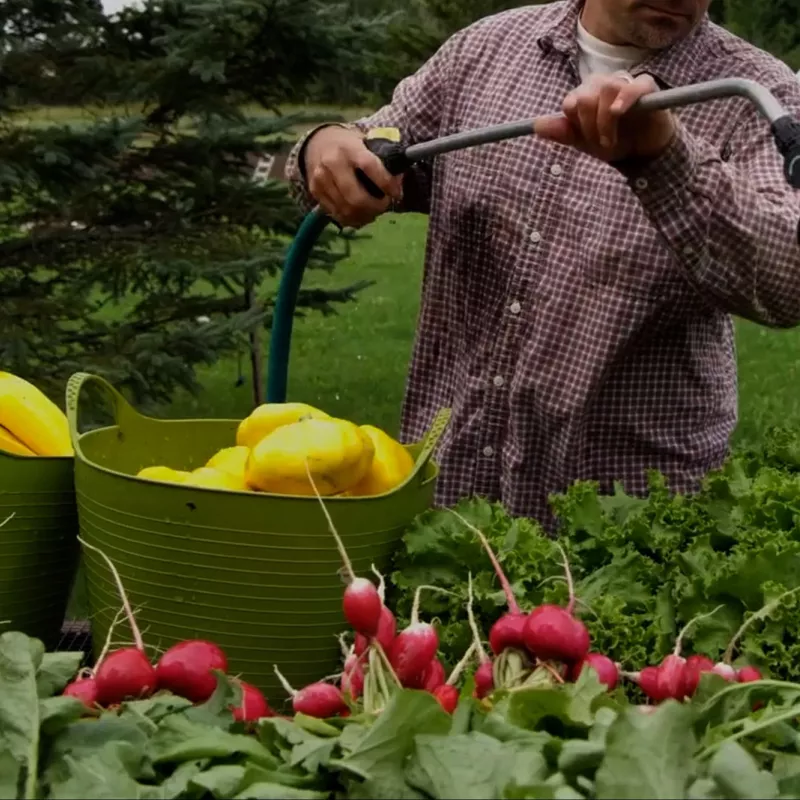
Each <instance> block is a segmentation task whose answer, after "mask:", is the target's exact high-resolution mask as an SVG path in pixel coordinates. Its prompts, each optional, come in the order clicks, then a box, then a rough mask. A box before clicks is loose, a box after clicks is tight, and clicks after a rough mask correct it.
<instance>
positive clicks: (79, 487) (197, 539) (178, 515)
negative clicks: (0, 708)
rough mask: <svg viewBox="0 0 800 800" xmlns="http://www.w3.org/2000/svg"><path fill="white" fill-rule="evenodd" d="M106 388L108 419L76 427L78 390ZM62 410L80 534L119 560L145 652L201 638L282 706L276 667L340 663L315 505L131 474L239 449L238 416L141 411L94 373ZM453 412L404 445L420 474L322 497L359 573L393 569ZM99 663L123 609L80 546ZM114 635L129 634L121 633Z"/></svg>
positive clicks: (303, 669)
mask: <svg viewBox="0 0 800 800" xmlns="http://www.w3.org/2000/svg"><path fill="white" fill-rule="evenodd" d="M88 382H92V383H95V384H99V385H100V386H101V387H102V388H103V389H105V391H106V394H107V395H108V396H109V397H110V398H111V400H112V402H113V406H114V412H115V418H116V424H115V425H113V426H109V427H105V428H100V429H97V430H93V431H89V432H86V433H82V434H79V433H78V423H77V420H78V407H79V400H80V394H81V389H82V387H83V386H85V385H86V384H87V383H88ZM67 414H68V416H69V419H70V425H71V427H72V431H73V439H74V446H75V486H76V492H77V498H78V512H79V518H80V529H81V535H82V537H83V538H84V539H85V540H86V542H87V543H88V544H90V545H94V546H95V547H98V548H100V549H101V550H102V551H103V552H104V553H105V554H106V555H107V556H108V557H109V558H110V559H111V560H112V561H113V563H114V564H115V566H116V568H117V569H118V571H119V573H120V576H121V578H122V581H123V583H124V586H125V589H126V591H127V593H128V595H129V597H130V600H131V603H132V605H133V606H134V607H135V608H136V609H137V612H136V613H137V620H138V621H139V624H140V627H141V628H142V631H143V634H144V638H145V640H146V644H147V645H148V646H150V647H152V648H154V649H157V650H163V649H166V648H167V647H169V646H170V645H172V644H174V643H175V642H178V641H181V640H183V639H189V638H205V639H209V640H211V641H214V642H216V643H217V644H219V645H220V646H221V647H222V648H223V649H224V650H225V652H226V653H227V655H228V659H229V662H230V663H229V667H230V671H231V673H235V674H241V676H242V677H243V679H244V680H247V681H249V682H250V683H253V684H255V685H256V686H258V687H259V688H261V689H262V690H263V691H265V692H266V693H267V696H268V697H269V698H270V701H271V702H275V703H276V704H278V705H280V704H281V701H282V700H283V699H284V693H283V692H282V691H281V690H280V689H279V688H278V684H277V682H276V678H275V674H274V671H273V665H277V666H278V667H279V668H280V669H281V671H282V672H283V674H284V675H285V676H286V677H287V678H288V679H289V681H290V682H291V683H293V684H294V685H296V686H297V687H301V686H303V685H305V684H307V683H309V682H312V681H314V680H318V679H320V678H322V677H324V676H326V675H328V674H330V673H332V672H336V671H337V670H338V669H339V665H340V663H341V655H340V647H339V643H338V641H337V639H336V636H337V634H338V633H340V632H341V631H343V630H344V629H345V622H344V618H343V615H342V610H341V609H342V590H343V584H342V581H341V577H340V574H339V570H340V568H341V561H340V558H339V554H338V551H337V549H336V546H335V542H334V540H333V537H332V536H331V534H330V532H329V531H328V528H327V525H326V521H325V517H324V515H323V513H322V509H321V508H320V506H319V503H318V502H317V501H316V500H315V499H314V498H306V497H287V496H280V495H269V494H256V493H248V492H226V491H220V490H214V489H200V488H194V487H191V488H190V487H185V486H181V485H171V484H164V483H157V482H154V481H148V480H143V479H140V478H136V477H134V476H135V473H136V472H138V471H139V470H140V469H141V468H142V467H145V466H151V465H155V464H165V465H168V466H172V467H175V468H182V469H194V468H196V467H199V466H202V465H203V464H205V462H206V461H207V460H208V459H209V458H210V457H211V456H212V455H213V454H214V453H215V452H216V451H218V450H220V449H221V448H223V447H229V446H231V444H233V443H234V441H235V436H236V428H237V425H238V422H237V421H233V420H180V421H164V420H156V419H152V418H148V417H144V416H142V415H140V414H139V413H138V412H136V411H135V410H134V409H133V408H132V407H131V406H130V405H129V404H128V403H127V401H126V400H125V399H124V398H123V397H122V396H121V395H120V394H119V393H117V392H116V390H114V389H113V388H112V387H111V386H110V385H109V384H108V383H106V382H105V381H103V380H102V379H100V378H98V377H96V376H92V375H88V374H85V373H81V374H77V375H74V376H73V377H72V378H71V380H70V381H69V384H68V387H67ZM448 419H449V411H447V410H444V411H442V412H441V413H440V414H439V416H438V417H437V420H436V422H435V423H434V425H433V426H432V428H431V431H430V433H429V435H428V436H427V437H426V439H425V441H424V442H421V443H419V444H417V445H415V446H412V447H410V448H409V449H410V451H411V452H412V454H413V455H414V456H415V458H416V469H415V470H414V473H413V474H412V475H411V476H410V478H409V479H408V480H407V481H406V483H405V484H404V485H402V486H401V487H398V488H397V489H396V490H395V491H393V492H391V493H389V494H385V495H381V496H378V497H370V498H331V499H330V500H327V501H326V504H327V507H328V509H329V511H330V514H331V516H332V518H333V521H334V523H335V525H336V528H337V530H338V531H339V533H340V535H341V536H342V539H343V540H344V542H345V546H346V547H347V550H348V552H349V554H350V557H351V559H352V561H353V565H354V567H355V569H356V570H357V572H359V573H360V574H362V575H369V574H370V566H371V565H372V564H374V565H375V566H376V567H377V568H378V569H379V570H386V569H388V568H389V565H390V561H391V557H392V554H393V552H394V551H395V549H396V547H397V545H398V543H399V540H400V537H401V536H402V534H403V531H404V530H405V529H406V527H407V525H408V523H409V522H410V521H411V520H412V519H413V518H414V517H415V516H416V515H417V514H419V513H421V512H423V511H424V510H426V509H427V508H429V507H430V505H431V504H432V502H433V496H434V486H435V482H436V477H437V468H436V466H435V464H434V463H433V462H432V461H431V454H432V451H433V449H434V447H435V444H436V442H437V441H438V439H439V437H440V436H441V433H442V431H443V430H444V428H445V426H446V424H447V420H448ZM84 563H85V569H86V578H87V591H88V597H89V606H90V609H91V612H92V634H93V639H94V642H95V655H97V650H99V649H100V647H101V646H102V644H103V642H104V641H105V639H106V634H107V631H108V628H109V625H110V624H111V621H112V619H113V617H114V615H115V613H116V611H117V610H118V609H119V607H120V602H119V599H118V594H117V590H116V588H115V585H114V583H113V579H112V576H111V574H110V571H109V569H108V567H107V565H106V563H105V562H104V561H103V559H102V558H101V557H100V556H98V555H97V554H96V553H94V552H93V551H92V550H90V549H88V548H87V549H86V551H85V552H84ZM113 638H114V640H115V641H118V640H120V639H125V638H128V639H129V633H128V632H127V631H126V629H125V627H120V629H119V632H118V633H116V634H115V635H114V637H113Z"/></svg>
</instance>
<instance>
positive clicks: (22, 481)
mask: <svg viewBox="0 0 800 800" xmlns="http://www.w3.org/2000/svg"><path fill="white" fill-rule="evenodd" d="M0 523H4V524H2V526H1V527H0V622H2V623H3V624H0V631H2V630H17V631H22V632H23V633H26V634H28V636H34V637H36V638H37V639H41V640H42V641H43V642H44V643H45V645H46V646H47V647H48V648H51V647H55V646H56V644H57V643H58V640H59V638H60V634H61V624H62V622H63V621H64V614H65V612H66V609H67V604H68V602H69V593H70V589H71V587H72V582H73V579H74V577H75V572H76V569H77V565H78V554H79V549H78V542H77V533H78V518H77V510H76V508H75V492H74V486H73V459H72V458H45V457H41V456H37V457H32V456H17V455H11V454H8V453H0Z"/></svg>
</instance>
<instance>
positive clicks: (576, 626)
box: [523, 544, 591, 664]
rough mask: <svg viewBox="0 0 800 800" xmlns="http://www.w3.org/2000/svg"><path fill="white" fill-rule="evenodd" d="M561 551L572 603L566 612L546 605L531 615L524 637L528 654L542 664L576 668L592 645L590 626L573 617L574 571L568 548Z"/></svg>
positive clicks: (563, 609) (558, 607)
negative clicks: (568, 557) (566, 665)
mask: <svg viewBox="0 0 800 800" xmlns="http://www.w3.org/2000/svg"><path fill="white" fill-rule="evenodd" d="M556 547H558V549H559V550H560V551H561V556H562V559H563V562H564V575H565V577H566V579H567V589H568V591H569V602H568V603H567V607H566V608H561V606H554V605H543V606H539V607H538V608H535V609H534V610H533V611H531V613H530V614H529V615H528V621H527V622H526V623H525V630H524V632H523V637H524V639H525V646H526V647H527V648H528V651H529V652H530V653H531V654H532V655H534V656H536V658H538V659H539V660H540V661H562V662H565V663H567V664H574V663H575V662H578V661H582V660H583V659H584V657H585V656H586V655H587V654H588V652H589V647H590V645H591V642H590V640H589V631H587V630H586V626H585V625H584V624H583V623H582V622H581V621H580V620H578V619H575V617H573V616H572V612H573V610H574V608H575V586H574V584H573V582H572V571H571V570H570V568H569V561H568V559H567V554H566V553H565V552H564V548H562V547H561V545H558V544H557V545H556Z"/></svg>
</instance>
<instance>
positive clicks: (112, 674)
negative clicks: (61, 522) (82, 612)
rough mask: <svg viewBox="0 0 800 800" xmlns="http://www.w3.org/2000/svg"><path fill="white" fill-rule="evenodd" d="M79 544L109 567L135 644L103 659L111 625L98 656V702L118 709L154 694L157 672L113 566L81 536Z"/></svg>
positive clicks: (120, 580)
mask: <svg viewBox="0 0 800 800" xmlns="http://www.w3.org/2000/svg"><path fill="white" fill-rule="evenodd" d="M78 541H79V542H80V543H81V545H83V547H85V548H87V549H89V550H92V551H93V552H95V553H97V554H98V555H99V556H100V557H101V558H102V559H103V560H104V561H105V562H106V564H107V565H108V568H109V570H110V571H111V574H112V576H113V578H114V581H115V583H116V585H117V591H118V592H119V596H120V599H121V600H122V608H123V610H124V612H125V616H126V617H127V618H128V623H129V624H130V626H131V633H132V634H133V641H134V647H125V648H123V649H121V650H116V651H114V652H113V653H109V654H108V655H105V651H106V649H107V647H108V645H109V643H110V641H111V631H112V630H113V627H114V622H112V624H111V627H110V628H109V632H108V638H107V639H106V647H104V648H103V653H101V655H100V658H98V660H97V664H96V665H95V668H94V679H95V684H96V686H97V702H98V703H100V705H104V706H110V705H118V704H119V703H121V702H122V701H123V700H126V699H128V698H134V699H141V698H144V697H148V696H149V695H151V694H152V693H153V692H154V691H155V689H156V686H157V684H158V681H157V679H156V670H155V668H154V667H153V665H152V664H151V663H150V660H149V659H148V658H147V655H146V654H145V651H144V640H143V639H142V634H141V631H140V630H139V626H138V625H137V624H136V617H135V616H134V613H133V609H132V608H131V605H130V602H129V600H128V595H127V593H126V592H125V587H124V586H123V585H122V578H121V577H120V574H119V572H118V571H117V568H116V567H115V566H114V562H113V561H112V560H111V559H110V558H109V557H108V556H107V555H106V554H105V553H104V552H103V551H102V550H100V549H99V548H97V547H95V546H94V545H91V544H89V543H88V542H85V541H84V540H83V539H81V537H80V536H79V537H78ZM118 616H119V615H117V617H118ZM115 621H116V618H115Z"/></svg>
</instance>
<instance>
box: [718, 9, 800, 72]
mask: <svg viewBox="0 0 800 800" xmlns="http://www.w3.org/2000/svg"><path fill="white" fill-rule="evenodd" d="M725 24H726V25H727V27H728V28H729V29H730V30H731V31H733V32H734V33H735V34H737V36H741V37H742V38H743V39H747V41H749V42H752V43H753V44H755V45H757V46H758V47H761V48H763V49H764V50H767V51H768V52H770V53H772V54H773V55H775V56H777V57H778V58H780V59H782V60H784V61H785V62H786V63H787V64H789V66H791V67H792V68H793V69H795V70H797V69H800V2H798V0H769V2H753V0H725Z"/></svg>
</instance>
